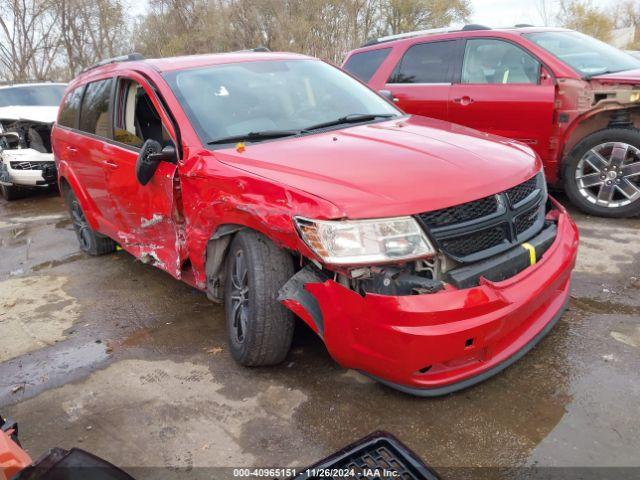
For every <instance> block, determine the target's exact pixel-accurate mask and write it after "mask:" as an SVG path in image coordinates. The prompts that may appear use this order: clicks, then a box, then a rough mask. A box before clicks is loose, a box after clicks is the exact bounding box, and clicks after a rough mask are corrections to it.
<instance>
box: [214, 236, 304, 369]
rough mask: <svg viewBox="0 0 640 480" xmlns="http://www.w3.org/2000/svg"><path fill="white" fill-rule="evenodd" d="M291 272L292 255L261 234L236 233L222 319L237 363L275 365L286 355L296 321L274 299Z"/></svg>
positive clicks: (292, 270)
mask: <svg viewBox="0 0 640 480" xmlns="http://www.w3.org/2000/svg"><path fill="white" fill-rule="evenodd" d="M293 274H294V268H293V258H292V257H291V255H289V254H288V253H287V252H286V251H284V250H282V249H280V248H278V247H276V246H275V245H274V244H273V242H271V241H270V240H269V239H268V238H266V237H265V236H264V235H261V234H259V233H258V232H255V231H252V230H242V231H240V232H239V233H237V234H236V235H235V238H234V239H233V241H232V242H231V246H230V247H229V252H228V255H227V272H226V279H225V317H226V324H227V337H228V342H229V349H230V351H231V355H232V356H233V358H234V359H235V360H236V361H237V362H238V363H240V364H241V365H245V366H251V367H253V366H263V365H276V364H278V363H280V362H282V361H283V360H284V359H285V357H286V356H287V353H288V352H289V349H290V348H291V340H292V338H293V329H294V325H295V320H294V316H293V314H292V313H291V312H290V311H289V310H287V309H286V308H285V307H284V306H283V305H282V304H281V303H280V302H278V300H276V298H277V296H278V290H279V289H280V288H281V287H282V286H283V285H284V284H285V283H286V282H287V280H289V278H291V276H292V275H293Z"/></svg>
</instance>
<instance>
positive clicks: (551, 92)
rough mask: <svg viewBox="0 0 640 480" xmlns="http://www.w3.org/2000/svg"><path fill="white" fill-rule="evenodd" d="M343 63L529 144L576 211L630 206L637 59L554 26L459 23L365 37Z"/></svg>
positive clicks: (438, 109) (443, 112) (383, 86)
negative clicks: (461, 25) (499, 26)
mask: <svg viewBox="0 0 640 480" xmlns="http://www.w3.org/2000/svg"><path fill="white" fill-rule="evenodd" d="M343 68H344V69H345V70H347V71H348V72H351V73H352V74H354V75H355V76H357V77H359V78H360V79H361V80H362V81H364V82H367V83H368V84H369V86H371V87H372V88H373V89H375V90H386V91H389V92H391V95H392V96H393V97H394V99H395V101H397V104H398V105H399V106H400V107H401V108H402V109H403V110H404V111H406V112H408V113H413V114H415V115H424V116H427V117H432V118H439V119H442V120H447V121H450V122H453V123H457V124H460V125H465V126H468V127H471V128H474V129H477V130H480V131H484V132H488V133H493V134H496V135H500V136H504V137H508V138H513V139H516V140H518V141H520V142H522V143H525V144H527V145H529V146H530V147H531V148H533V150H534V151H535V152H536V153H537V154H538V155H539V156H540V158H541V159H542V161H543V163H544V165H545V175H546V178H547V181H548V182H549V183H550V184H551V185H553V186H557V187H562V188H564V190H565V192H566V193H567V195H568V196H569V198H570V199H571V200H572V202H573V203H575V205H577V206H578V207H579V208H580V209H582V210H583V211H585V212H587V213H590V214H593V215H602V216H611V217H624V216H630V215H638V214H640V131H639V130H638V126H639V125H640V60H639V59H637V58H635V57H632V56H630V55H628V54H627V53H625V52H622V51H620V50H618V49H616V48H614V47H612V46H610V45H607V44H605V43H603V42H600V41H598V40H596V39H594V38H591V37H589V36H587V35H583V34H581V33H578V32H574V31H570V30H565V29H559V28H539V27H531V26H521V27H514V28H507V29H497V30H496V29H490V28H487V27H483V26H479V25H469V26H467V27H465V28H463V29H462V30H457V31H451V30H449V29H439V30H430V31H422V32H413V33H407V34H401V35H396V36H390V37H383V38H380V39H378V40H375V41H372V42H370V43H369V44H367V45H366V46H364V47H362V48H359V49H357V50H354V51H353V52H351V53H350V54H349V55H348V56H347V58H346V61H345V63H344V65H343Z"/></svg>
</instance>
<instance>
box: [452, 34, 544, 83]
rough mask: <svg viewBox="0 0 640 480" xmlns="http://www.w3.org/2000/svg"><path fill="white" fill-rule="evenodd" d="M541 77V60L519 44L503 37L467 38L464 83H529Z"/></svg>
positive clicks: (463, 65) (463, 73) (463, 69)
mask: <svg viewBox="0 0 640 480" xmlns="http://www.w3.org/2000/svg"><path fill="white" fill-rule="evenodd" d="M539 79H540V62H538V60H536V59H535V58H533V57H532V56H531V55H530V54H528V53H527V52H525V51H524V50H523V49H521V48H520V47H518V46H516V45H514V44H512V43H509V42H504V41H502V40H495V39H491V38H478V39H473V40H467V45H466V47H465V51H464V61H463V64H462V83H480V84H482V83H490V84H496V83H530V84H537V83H538V80H539Z"/></svg>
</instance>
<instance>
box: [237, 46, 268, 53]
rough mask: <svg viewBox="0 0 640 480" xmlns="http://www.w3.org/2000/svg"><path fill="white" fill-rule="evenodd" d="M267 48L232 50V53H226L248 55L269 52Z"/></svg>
mask: <svg viewBox="0 0 640 480" xmlns="http://www.w3.org/2000/svg"><path fill="white" fill-rule="evenodd" d="M270 51H271V50H269V49H268V48H267V47H263V46H259V47H255V48H245V49H244V50H234V51H233V52H226V53H248V52H270Z"/></svg>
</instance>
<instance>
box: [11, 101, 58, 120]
mask: <svg viewBox="0 0 640 480" xmlns="http://www.w3.org/2000/svg"><path fill="white" fill-rule="evenodd" d="M57 117H58V107H26V106H20V105H13V106H9V107H0V120H26V121H31V122H42V123H53V122H55V121H56V118H57Z"/></svg>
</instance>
